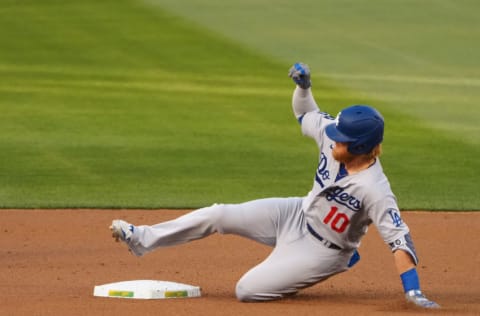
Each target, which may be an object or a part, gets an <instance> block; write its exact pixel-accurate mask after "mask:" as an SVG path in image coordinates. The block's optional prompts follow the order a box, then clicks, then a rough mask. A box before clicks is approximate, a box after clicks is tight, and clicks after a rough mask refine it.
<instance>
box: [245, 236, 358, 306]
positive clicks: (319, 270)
mask: <svg viewBox="0 0 480 316" xmlns="http://www.w3.org/2000/svg"><path fill="white" fill-rule="evenodd" d="M351 256H352V252H344V251H339V250H335V249H329V248H327V247H325V246H324V245H323V244H321V243H319V242H318V241H317V240H316V239H313V238H312V236H311V235H308V232H306V233H305V234H304V235H303V237H302V238H300V239H297V240H295V241H291V242H284V241H283V240H282V241H280V240H279V243H278V245H277V246H276V247H275V249H274V250H273V251H272V253H271V254H270V256H269V257H267V258H266V259H265V260H264V261H263V262H262V263H260V264H259V265H257V266H255V267H253V268H252V269H251V270H250V271H248V272H247V273H246V274H245V275H244V276H243V277H242V278H241V279H240V280H239V281H238V283H237V287H236V295H237V298H238V299H239V300H240V301H268V300H276V299H281V298H283V297H286V296H291V295H293V294H296V293H297V292H298V290H300V289H302V288H306V287H309V286H312V285H314V284H316V283H319V282H321V281H324V280H326V279H327V278H329V277H331V276H333V275H335V274H337V273H340V272H343V271H346V270H347V269H348V263H349V260H350V257H351Z"/></svg>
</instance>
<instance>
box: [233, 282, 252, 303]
mask: <svg viewBox="0 0 480 316" xmlns="http://www.w3.org/2000/svg"><path fill="white" fill-rule="evenodd" d="M235 295H236V296H237V299H238V300H239V301H240V302H254V301H256V300H255V299H254V297H255V294H254V293H253V292H251V291H249V290H248V289H247V288H246V287H245V286H244V285H243V283H241V282H238V283H237V286H236V288H235Z"/></svg>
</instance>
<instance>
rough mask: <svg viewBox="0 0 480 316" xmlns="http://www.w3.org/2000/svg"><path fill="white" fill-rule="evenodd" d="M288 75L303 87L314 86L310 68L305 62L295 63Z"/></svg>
mask: <svg viewBox="0 0 480 316" xmlns="http://www.w3.org/2000/svg"><path fill="white" fill-rule="evenodd" d="M288 76H289V77H290V78H292V80H293V82H295V83H296V84H297V85H298V86H299V87H300V88H302V89H308V88H310V87H311V86H312V82H311V81H310V69H309V68H308V65H306V64H304V63H296V64H295V65H293V66H292V68H290V71H289V72H288Z"/></svg>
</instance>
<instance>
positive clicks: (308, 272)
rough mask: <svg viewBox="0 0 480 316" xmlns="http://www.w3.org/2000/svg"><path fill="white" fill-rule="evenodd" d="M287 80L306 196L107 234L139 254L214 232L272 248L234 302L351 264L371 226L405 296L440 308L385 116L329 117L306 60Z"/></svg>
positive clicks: (276, 293) (263, 297)
mask: <svg viewBox="0 0 480 316" xmlns="http://www.w3.org/2000/svg"><path fill="white" fill-rule="evenodd" d="M289 76H290V77H291V78H292V79H293V81H294V82H295V83H296V85H297V87H296V89H295V91H294V93H293V112H294V114H295V117H296V119H297V120H298V122H299V124H300V126H301V131H302V133H303V134H304V135H305V136H308V137H310V138H312V139H313V140H314V141H315V143H316V145H317V146H318V148H319V155H318V167H317V168H316V170H315V172H314V175H313V186H312V189H311V191H310V192H309V193H308V194H307V195H306V196H304V197H288V198H267V199H260V200H254V201H250V202H246V203H241V204H214V205H212V206H209V207H205V208H201V209H198V210H195V211H193V212H191V213H188V214H186V215H183V216H181V217H178V218H177V219H174V220H171V221H167V222H162V223H159V224H156V225H153V226H147V225H137V226H136V225H133V224H130V223H127V222H126V221H123V220H114V221H113V222H112V226H111V227H110V228H111V230H112V235H113V237H114V238H115V239H116V240H117V241H118V240H122V241H124V242H125V243H126V244H127V245H128V247H129V248H130V250H131V251H132V252H133V253H134V254H135V255H137V256H141V255H144V254H146V253H147V252H149V251H153V250H155V249H158V248H162V247H169V246H174V245H178V244H183V243H186V242H189V241H192V240H196V239H200V238H204V237H207V236H209V235H210V234H213V233H220V234H236V235H240V236H243V237H246V238H249V239H252V240H255V241H257V242H260V243H263V244H266V245H269V246H271V247H272V248H273V250H272V252H271V254H270V255H269V256H268V257H267V258H266V259H265V260H264V261H263V262H261V263H260V264H258V265H257V266H255V267H253V268H252V269H251V270H250V271H248V272H247V273H245V275H243V277H242V278H241V279H240V280H239V281H238V283H237V286H236V296H237V298H238V299H239V300H240V301H270V300H277V299H281V298H284V297H287V296H291V295H293V294H295V293H297V292H298V291H299V290H300V289H303V288H306V287H309V286H312V285H314V284H317V283H319V282H322V281H324V280H326V279H327V278H329V277H331V276H333V275H335V274H338V273H341V272H345V271H347V270H348V269H350V268H351V267H352V266H353V265H354V264H356V263H357V262H358V261H359V259H360V256H359V253H358V251H357V248H358V247H359V245H360V241H361V239H362V237H363V236H364V234H365V233H366V232H367V228H368V226H369V225H370V224H374V225H375V226H376V227H377V229H378V231H379V232H380V235H381V236H382V238H383V240H384V241H385V243H386V245H388V247H389V248H390V249H391V251H392V253H393V256H394V259H395V264H396V267H397V270H398V273H399V275H400V280H401V282H402V285H403V289H404V292H405V297H406V299H407V300H408V301H409V302H411V303H413V304H415V305H417V306H420V307H423V308H438V307H439V305H438V304H436V303H435V302H433V301H431V300H429V299H427V298H426V297H425V295H424V294H423V292H422V291H421V288H420V282H419V277H418V273H417V270H416V264H417V263H418V258H417V254H416V252H415V247H414V244H413V241H412V238H411V235H410V231H409V228H408V226H407V224H406V223H405V222H404V221H403V219H402V217H401V215H400V211H399V208H398V205H397V201H396V199H395V195H394V194H393V193H392V190H391V188H390V184H389V181H388V179H387V177H386V176H385V174H384V172H383V169H382V165H381V163H380V159H379V155H380V153H381V143H382V141H383V132H384V119H383V117H382V115H381V114H380V113H379V112H378V111H377V110H375V109H374V108H372V107H370V106H366V105H354V106H350V107H347V108H345V109H344V110H342V111H341V112H340V113H339V114H338V115H337V117H336V118H333V117H332V116H330V115H328V114H326V113H324V112H322V111H320V110H319V108H318V106H317V104H316V102H315V100H314V98H313V95H312V92H311V82H310V71H309V68H308V66H307V65H305V64H302V63H297V64H295V65H294V66H293V67H292V68H291V69H290V73H289Z"/></svg>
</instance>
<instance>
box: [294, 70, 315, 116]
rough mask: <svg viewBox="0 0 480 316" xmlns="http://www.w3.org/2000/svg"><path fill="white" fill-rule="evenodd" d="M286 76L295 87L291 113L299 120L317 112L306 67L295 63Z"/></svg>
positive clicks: (308, 71)
mask: <svg viewBox="0 0 480 316" xmlns="http://www.w3.org/2000/svg"><path fill="white" fill-rule="evenodd" d="M288 76H289V77H290V78H292V80H293V82H295V84H296V85H297V87H296V89H295V91H294V93H293V100H292V107H293V113H294V114H295V117H296V118H297V119H298V120H300V119H301V117H302V116H303V115H304V114H305V113H308V112H312V111H318V106H317V103H316V102H315V100H314V99H313V95H312V91H311V86H312V82H311V80H310V69H309V68H308V65H306V64H303V63H296V64H294V65H293V66H292V68H290V71H289V72H288Z"/></svg>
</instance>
